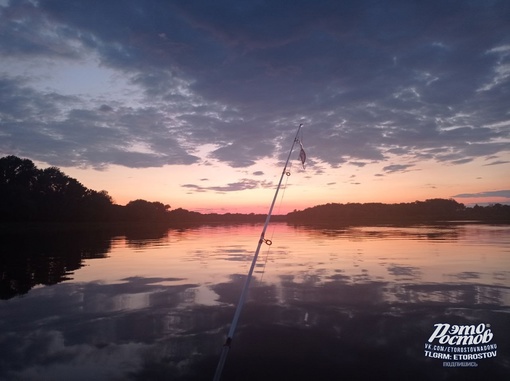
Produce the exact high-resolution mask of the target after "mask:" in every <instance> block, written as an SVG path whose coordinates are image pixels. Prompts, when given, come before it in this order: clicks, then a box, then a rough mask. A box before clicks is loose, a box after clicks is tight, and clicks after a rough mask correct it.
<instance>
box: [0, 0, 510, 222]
mask: <svg viewBox="0 0 510 381" xmlns="http://www.w3.org/2000/svg"><path fill="white" fill-rule="evenodd" d="M0 57H1V59H0V156H2V157H3V156H7V155H16V156H18V157H21V158H28V159H30V160H32V161H34V163H35V164H36V165H37V166H38V167H39V168H46V167H49V166H57V167H59V168H60V169H61V170H62V171H64V173H66V174H67V175H69V176H71V177H74V178H76V179H77V180H78V181H80V182H81V183H82V184H83V185H85V186H86V187H88V188H91V189H94V190H98V191H99V190H106V191H107V192H108V193H109V194H110V196H112V198H113V199H114V201H115V202H116V203H118V204H122V205H124V204H126V203H127V202H129V201H131V200H135V199H145V200H148V201H160V202H163V203H165V204H169V205H170V206H171V208H172V209H174V208H184V209H188V210H193V211H199V212H205V213H207V212H218V213H225V212H232V213H236V212H240V213H246V212H255V213H265V212H267V210H268V207H269V204H270V202H271V200H272V198H273V195H274V193H275V189H276V185H277V184H278V181H279V180H280V177H281V175H282V171H283V166H284V164H285V160H286V158H287V155H288V154H289V151H290V148H291V146H292V144H293V142H294V136H295V134H296V131H297V127H298V126H299V124H301V123H302V124H303V128H302V130H301V133H300V134H299V139H300V141H301V143H302V144H303V147H304V149H305V150H306V153H307V161H306V164H305V168H303V167H302V166H301V163H300V161H299V145H297V147H296V148H295V149H294V151H293V152H292V155H291V161H290V164H289V168H288V169H289V172H290V174H291V175H290V176H284V178H283V183H282V184H283V186H282V189H281V190H280V193H279V196H278V202H277V204H276V207H275V212H276V213H287V212H289V211H292V210H294V209H298V210H301V209H304V208H307V207H311V206H314V205H319V204H325V203H349V202H384V203H395V202H413V201H416V200H426V199H430V198H453V199H455V200H457V201H458V202H461V203H464V204H465V205H468V206H471V205H474V204H475V203H478V204H480V205H485V204H487V203H497V202H499V203H510V180H509V179H510V177H509V174H510V2H508V1H507V0H501V1H497V0H494V1H493V0H469V1H468V0H465V1H451V0H427V1H421V0H416V1H413V0H388V1H379V0H345V1H335V0H329V1H324V0H314V1H304V0H295V1H283V0H281V1H269V0H268V1H258V0H252V1H241V0H215V1H206V0H202V1H196V0H187V1H177V0H108V1H100V0H89V1H83V0H65V1H63V0H39V1H38V0H29V1H25V0H11V1H9V0H0Z"/></svg>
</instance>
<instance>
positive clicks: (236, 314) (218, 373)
mask: <svg viewBox="0 0 510 381" xmlns="http://www.w3.org/2000/svg"><path fill="white" fill-rule="evenodd" d="M302 126H303V125H302V124H300V125H299V127H298V130H297V132H296V136H295V138H294V141H293V142H292V147H291V148H290V151H289V155H288V156H287V161H286V162H285V166H284V167H283V172H282V174H281V176H280V181H279V182H278V186H277V187H276V191H275V194H274V196H273V201H272V202H271V206H270V207H269V212H268V213H267V217H266V222H265V223H264V227H263V228H262V232H261V233H260V238H259V241H258V244H257V248H256V250H255V253H254V254H253V259H252V262H251V265H250V270H249V271H248V276H247V277H246V280H245V282H244V286H243V289H242V291H241V296H240V297H239V302H238V303H237V306H236V309H235V311H234V317H233V319H232V323H231V325H230V329H229V331H228V334H227V339H226V340H225V344H223V347H222V350H221V354H220V359H219V361H218V366H217V367H216V372H215V373H214V379H213V380H214V381H219V379H220V378H221V374H222V372H223V367H224V365H225V361H226V359H227V354H228V352H229V350H230V347H231V345H232V340H233V337H234V333H235V330H236V328H237V324H238V322H239V317H240V315H241V310H242V309H243V305H244V303H245V301H246V297H247V295H248V289H249V287H250V281H251V279H252V277H253V271H254V269H255V265H256V263H257V258H258V255H259V252H260V248H261V246H262V244H263V243H266V244H268V245H270V244H271V243H272V242H271V240H269V239H266V238H265V233H266V230H267V227H268V225H269V221H270V219H271V213H272V212H273V208H274V205H275V203H276V200H277V198H278V191H279V189H280V187H281V185H282V182H283V177H284V176H285V175H287V174H288V172H287V166H288V165H289V162H290V157H291V155H292V151H293V149H294V146H295V144H296V143H298V142H299V139H298V137H299V132H300V131H301V127H302ZM299 157H300V159H301V163H302V164H303V166H304V163H305V160H306V155H305V154H304V150H303V147H301V152H300V155H299Z"/></svg>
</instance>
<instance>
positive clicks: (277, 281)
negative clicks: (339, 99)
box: [0, 223, 510, 381]
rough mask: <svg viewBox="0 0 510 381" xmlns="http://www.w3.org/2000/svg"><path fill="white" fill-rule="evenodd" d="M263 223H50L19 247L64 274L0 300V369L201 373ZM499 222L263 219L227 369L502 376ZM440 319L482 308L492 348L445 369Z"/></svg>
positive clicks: (505, 278)
mask: <svg viewBox="0 0 510 381" xmlns="http://www.w3.org/2000/svg"><path fill="white" fill-rule="evenodd" d="M261 229H262V226H261V225H230V226H202V227H196V228H187V229H170V230H166V229H164V230H161V231H157V232H152V233H151V232H150V231H148V232H135V233H131V234H127V233H126V234H125V235H122V234H116V235H113V236H110V237H108V236H102V235H100V236H99V237H96V238H97V246H91V242H92V241H91V238H90V237H92V236H91V235H90V232H89V233H87V234H88V235H85V236H83V237H81V239H77V238H76V237H78V236H77V235H73V237H72V238H73V241H72V242H74V246H73V244H71V243H66V244H64V243H63V242H59V240H61V241H63V240H64V239H65V238H64V237H65V236H63V235H56V236H55V237H47V238H46V240H47V243H45V245H44V247H45V249H44V252H41V253H40V252H38V246H37V245H35V246H33V247H24V248H23V250H25V251H26V252H27V254H26V255H27V257H26V263H27V264H28V265H26V267H27V269H28V270H29V271H31V272H33V271H35V269H34V267H33V265H32V264H33V263H34V262H35V261H36V259H34V258H37V261H39V263H41V264H42V260H43V258H46V260H47V261H48V263H47V264H45V265H44V266H42V268H43V269H60V270H61V271H62V272H63V274H65V277H63V276H62V275H60V279H61V282H60V283H58V284H54V285H52V286H41V285H39V286H36V287H34V288H32V289H31V290H30V291H28V293H27V294H25V295H24V296H23V297H9V298H7V300H3V301H0V303H1V304H2V308H0V330H1V332H2V334H0V358H2V360H1V361H0V379H6V380H33V381H39V380H49V379H51V380H57V381H58V380H61V379H69V377H72V378H73V379H75V380H79V379H83V380H85V379H87V380H88V379H94V380H98V381H99V380H108V381H109V380H112V381H113V380H115V381H117V380H153V379H171V380H210V379H211V378H212V374H213V373H214V368H215V366H216V363H217V360H218V355H219V351H220V350H221V345H222V344H223V342H224V340H225V335H226V333H227V330H228V327H229V324H230V322H231V320H232V316H233V311H234V307H235V305H236V303H237V302H238V299H239V295H240V292H241V288H242V286H243V283H244V281H245V279H246V274H247V272H248V269H249V266H250V262H251V259H252V257H253V254H254V251H255V248H256V245H257V242H258V239H259V237H260V232H261ZM509 232H510V227H509V226H503V225H501V226H491V225H479V224H443V225H434V226H425V225H424V226H407V227H404V226H374V227H304V226H290V225H287V224H281V223H280V224H274V225H270V228H269V229H268V231H267V234H266V237H265V238H267V239H270V240H271V241H272V245H270V246H268V245H263V246H262V250H261V252H260V256H259V259H258V262H257V267H256V269H255V275H254V279H253V282H252V284H251V287H250V293H249V297H248V301H247V303H246V305H245V307H244V309H243V312H242V314H241V319H240V325H239V327H238V330H237V332H236V337H235V338H234V344H233V346H232V350H231V353H230V354H229V358H228V360H227V363H226V367H225V369H224V378H223V380H224V381H228V380H237V379H243V380H260V379H268V380H282V379H293V380H298V381H300V380H309V379H321V380H322V379H340V378H341V377H343V378H345V379H359V380H372V379H377V378H388V379H394V380H401V379H402V380H407V379H411V378H412V379H414V380H430V379H436V378H437V379H444V380H465V379H473V380H475V379H479V377H481V375H484V376H490V379H491V380H499V379H501V380H502V379H505V377H503V375H506V374H508V371H509V370H510V365H509V364H508V362H507V361H506V360H505V358H508V355H510V342H509V341H508V337H510V318H509V316H510V313H509V312H510V308H509V307H510V234H509ZM76 234H77V233H76ZM94 234H96V233H94ZM96 235H97V234H96ZM93 236H94V237H95V235H93ZM16 242H20V241H19V239H17V240H16V241H14V243H13V244H12V245H11V246H7V247H9V248H10V249H9V250H14V251H13V252H15V248H16ZM53 243H55V246H54V247H53V246H51V245H52V244H53ZM20 250H21V249H20ZM68 250H72V253H74V254H73V255H74V257H73V259H72V261H71V263H72V264H73V266H74V267H73V269H72V270H71V269H66V267H65V261H64V260H63V258H65V256H66V253H69V251H68ZM76 253H88V254H87V256H84V255H83V254H82V256H81V259H80V257H79V256H78V257H76ZM21 254H23V253H21V252H19V253H18V255H21ZM43 254H44V255H43ZM24 255H25V254H24ZM20 263H21V262H20V260H17V261H16V262H14V263H13V265H12V266H14V267H13V268H6V269H4V270H3V271H4V272H3V274H4V275H5V276H7V275H8V276H10V277H11V278H12V279H11V280H10V283H9V284H10V285H11V286H14V285H16V284H20V282H21V281H22V280H23V281H24V282H28V283H27V284H28V286H27V285H25V286H23V287H18V288H16V287H11V288H10V290H9V293H7V292H5V293H4V294H5V295H12V292H13V290H16V289H20V290H26V289H27V288H29V287H30V284H32V283H30V282H29V281H30V280H31V279H33V273H30V274H25V275H23V274H21V273H20V271H19V269H20V268H21V267H20ZM80 266H81V267H80ZM15 267H16V268H15ZM16 269H17V270H16ZM40 271H42V270H40ZM51 271H52V272H53V273H54V272H55V270H51ZM53 273H52V274H53ZM31 274H32V275H31ZM16 277H17V279H16ZM57 278H58V277H57V276H56V273H54V274H53V275H52V278H51V279H57ZM64 278H67V280H66V279H64ZM37 279H44V274H42V273H40V272H39V273H38V275H37ZM16 282H18V283H16ZM4 283H5V282H4ZM51 284H53V283H51ZM32 287H33V286H32ZM439 322H449V323H451V324H478V323H487V324H489V323H490V324H491V329H493V331H494V337H495V342H496V343H497V345H498V355H497V356H496V357H495V358H491V359H487V360H483V361H480V362H479V364H480V366H479V368H476V369H447V370H445V369H444V368H443V367H442V365H441V362H439V361H437V360H436V359H431V358H425V357H424V355H423V344H424V342H425V341H426V339H427V337H428V335H430V333H431V330H432V329H433V327H434V324H436V323H439ZM9 348H18V349H17V350H16V351H11V350H9ZM34 353H37V356H34ZM367 364H369V365H370V366H367ZM268 369H271V372H270V374H268V373H267V370H268ZM77 375H78V376H77ZM466 375H468V377H467V378H466Z"/></svg>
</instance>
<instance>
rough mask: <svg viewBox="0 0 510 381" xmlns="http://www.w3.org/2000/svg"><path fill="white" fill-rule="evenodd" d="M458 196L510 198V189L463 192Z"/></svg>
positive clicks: (457, 195)
mask: <svg viewBox="0 0 510 381" xmlns="http://www.w3.org/2000/svg"><path fill="white" fill-rule="evenodd" d="M452 197H456V198H482V197H483V198H485V197H502V198H508V199H510V190H508V189H505V190H499V191H487V192H479V193H461V194H456V195H455V196H452Z"/></svg>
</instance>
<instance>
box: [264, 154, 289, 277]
mask: <svg viewBox="0 0 510 381" xmlns="http://www.w3.org/2000/svg"><path fill="white" fill-rule="evenodd" d="M291 173H292V161H291V162H290V163H289V169H288V170H287V172H286V173H285V175H286V179H285V184H283V187H282V188H283V189H282V195H281V197H280V202H279V204H278V211H277V214H278V215H280V213H281V209H282V204H283V198H284V197H285V191H286V190H287V184H288V182H289V177H290V175H291ZM275 231H276V225H273V230H272V232H271V238H270V239H269V240H270V241H271V243H272V241H273V236H274V233H275ZM270 250H271V245H268V247H267V251H266V257H265V259H264V266H263V268H262V274H261V275H260V282H262V279H264V274H265V272H266V266H267V260H268V258H269V251H270Z"/></svg>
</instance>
